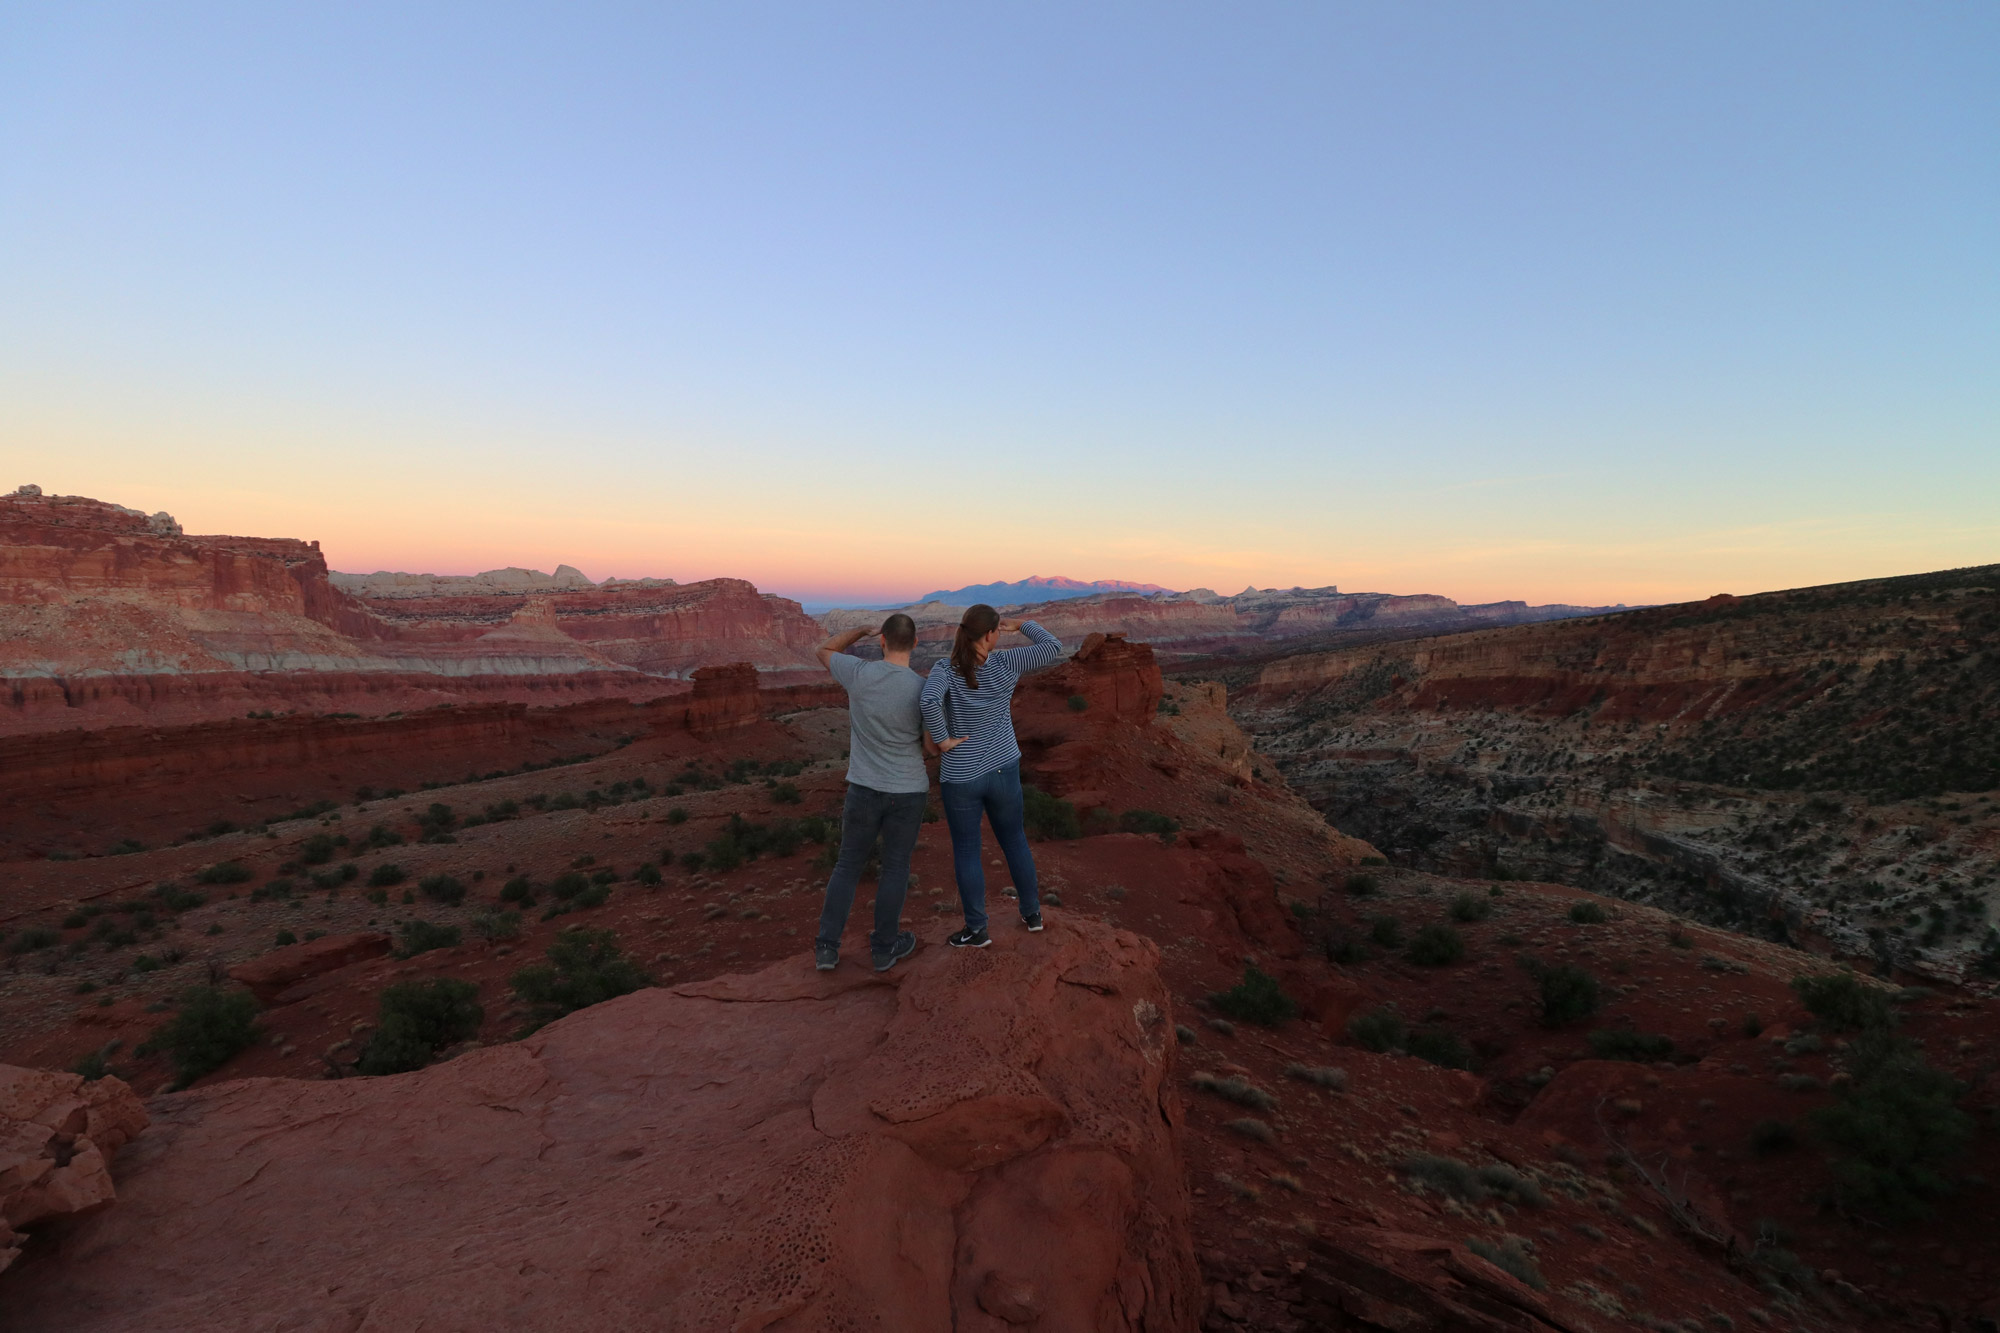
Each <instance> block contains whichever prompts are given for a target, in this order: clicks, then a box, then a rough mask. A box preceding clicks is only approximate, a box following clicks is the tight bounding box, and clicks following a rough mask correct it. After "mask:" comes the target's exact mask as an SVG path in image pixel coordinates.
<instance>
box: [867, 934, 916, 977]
mask: <svg viewBox="0 0 2000 1333" xmlns="http://www.w3.org/2000/svg"><path fill="white" fill-rule="evenodd" d="M916 951H917V937H916V935H915V934H914V933H912V932H910V931H907V930H906V931H904V932H903V933H902V934H900V935H898V936H897V937H896V943H895V947H893V948H891V949H890V950H889V952H887V953H878V954H876V955H874V958H875V970H876V971H877V972H887V971H888V970H889V969H890V968H892V967H894V966H895V965H896V964H897V963H900V962H901V961H903V959H905V958H908V957H909V956H910V955H911V954H913V953H915V952H916Z"/></svg>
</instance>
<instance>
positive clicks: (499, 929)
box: [472, 912, 521, 940]
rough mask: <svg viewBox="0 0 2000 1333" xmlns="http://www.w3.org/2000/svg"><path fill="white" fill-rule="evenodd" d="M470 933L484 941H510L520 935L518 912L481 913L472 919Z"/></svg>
mask: <svg viewBox="0 0 2000 1333" xmlns="http://www.w3.org/2000/svg"><path fill="white" fill-rule="evenodd" d="M472 933H473V934H475V935H477V936H479V937H480V938H481V939H485V940H511V939H515V938H517V937H518V936H519V935H520V933H521V914H520V913H519V912H481V913H479V914H478V915H476V916H474V917H473V918H472Z"/></svg>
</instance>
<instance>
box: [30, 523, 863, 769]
mask: <svg viewBox="0 0 2000 1333" xmlns="http://www.w3.org/2000/svg"><path fill="white" fill-rule="evenodd" d="M822 633H823V632H822V631H821V630H820V629H819V627H818V626H817V625H816V624H815V623H814V622H813V621H812V619H811V618H810V617H808V616H806V615H805V614H804V613H803V612H802V611H801V610H800V609H799V606H798V604H797V603H796V602H792V601H788V600H786V599H784V598H779V597H769V596H765V595H764V594H761V593H759V592H758V591H757V590H756V588H754V587H753V586H751V585H750V584H748V583H746V582H744V581H742V580H740V579H710V580H705V581H703V582H700V583H692V584H676V583H674V582H673V581H671V580H658V579H637V580H607V581H606V582H605V583H603V584H592V583H590V581H589V580H588V579H585V578H583V577H582V576H581V575H580V574H578V573H577V572H576V571H575V570H572V569H569V568H568V567H567V566H565V567H563V568H562V570H560V571H559V573H558V575H557V576H549V575H540V574H536V573H534V571H525V570H520V571H507V570H503V571H493V572H491V573H489V574H485V575H475V576H470V577H467V578H462V579H455V578H443V577H437V576H430V575H401V574H393V575H392V574H381V575H366V576H336V575H334V574H332V573H330V571H329V570H328V569H327V565H326V561H325V559H324V557H323V556H322V554H321V552H320V550H319V547H318V544H317V543H313V542H304V541H294V540H290V539H285V538H259V537H233V536H189V535H187V534H185V533H183V532H181V531H180V528H179V525H178V524H176V523H174V522H173V520H172V519H171V518H170V517H169V516H167V515H164V514H157V515H153V516H151V517H148V516H146V515H144V514H141V513H139V512H138V511H136V510H130V509H126V508H124V507H122V506H118V505H112V504H106V503H103V502H100V501H96V500H89V499H85V498H82V497H78V496H44V495H42V494H40V493H39V492H37V491H35V490H34V489H33V488H23V489H22V490H21V491H18V492H16V493H14V494H12V495H8V496H0V734H4V733H8V732H25V731H38V730H65V729H69V728H77V727H85V728H88V727H98V726H116V725H120V724H131V723H138V722H164V723H189V722H195V721H201V720H209V719H214V718H219V717H228V716H241V715H243V714H244V713H256V712H272V711H294V712H297V711H315V712H362V713H370V714H381V713H389V712H395V711H408V710H410V709H413V708H421V707H425V706H429V705H433V704H437V703H442V702H450V701H467V702H471V701H488V702H514V703H544V702H553V701H570V700H576V699H583V698H612V697H624V698H654V697H659V696H661V695H663V694H667V693H672V692H674V691H675V690H677V689H684V688H685V685H684V684H683V682H684V681H685V680H686V679H687V678H688V677H689V676H690V675H691V674H692V673H693V672H694V671H696V670H698V669H699V668H701V667H704V666H710V665H715V664H718V663H722V662H734V661H748V662H750V663H751V664H752V665H753V666H754V667H756V668H757V669H759V670H761V671H765V672H772V673H780V674H782V673H786V672H801V673H803V672H808V671H812V670H815V669H816V667H817V663H816V662H815V660H814V658H813V656H812V652H811V650H812V647H813V645H814V644H816V643H817V642H818V641H819V639H820V637H821V635H822Z"/></svg>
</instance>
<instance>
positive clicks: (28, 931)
mask: <svg viewBox="0 0 2000 1333" xmlns="http://www.w3.org/2000/svg"><path fill="white" fill-rule="evenodd" d="M60 943H62V932H61V931H58V930H52V929H50V928H49V927H48V926H24V927H22V928H21V929H20V930H18V931H16V932H15V933H14V937H13V938H12V939H10V940H8V941H7V952H8V953H34V952H35V951H36V950H37V949H46V948H48V947H49V946H50V945H52V944H60Z"/></svg>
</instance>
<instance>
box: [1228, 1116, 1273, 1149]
mask: <svg viewBox="0 0 2000 1333" xmlns="http://www.w3.org/2000/svg"><path fill="white" fill-rule="evenodd" d="M1229 1128H1231V1129H1233V1130H1235V1131H1236V1132H1237V1133H1238V1134H1241V1135H1242V1136H1243V1137H1244V1138H1246V1139H1255V1140H1257V1142H1259V1143H1276V1142H1277V1141H1278V1132H1277V1131H1276V1130H1274V1129H1272V1128H1271V1126H1270V1125H1269V1124H1267V1123H1265V1122H1264V1121H1262V1120H1257V1119H1253V1118H1252V1117H1250V1116H1245V1117H1243V1118H1242V1119H1241V1120H1232V1121H1230V1122H1229Z"/></svg>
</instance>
